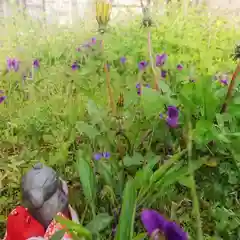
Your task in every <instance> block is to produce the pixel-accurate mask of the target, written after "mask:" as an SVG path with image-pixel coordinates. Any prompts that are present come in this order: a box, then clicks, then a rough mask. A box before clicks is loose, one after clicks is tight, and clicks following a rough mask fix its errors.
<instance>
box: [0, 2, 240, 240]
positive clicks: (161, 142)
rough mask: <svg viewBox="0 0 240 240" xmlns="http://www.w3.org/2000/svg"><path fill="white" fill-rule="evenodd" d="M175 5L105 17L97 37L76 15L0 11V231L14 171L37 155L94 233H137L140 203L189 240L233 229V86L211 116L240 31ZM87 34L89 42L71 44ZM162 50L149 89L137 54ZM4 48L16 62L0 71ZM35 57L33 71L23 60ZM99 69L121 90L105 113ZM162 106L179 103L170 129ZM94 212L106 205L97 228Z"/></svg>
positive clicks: (230, 233) (12, 194)
mask: <svg viewBox="0 0 240 240" xmlns="http://www.w3.org/2000/svg"><path fill="white" fill-rule="evenodd" d="M176 9H177V7H176V6H175V5H172V6H171V7H169V10H168V14H166V15H162V16H156V17H154V21H155V26H153V27H152V28H151V29H150V30H149V29H144V28H140V22H139V19H138V18H137V19H134V18H133V19H132V20H131V21H130V20H129V24H128V25H125V24H124V25H121V24H117V25H116V24H115V25H114V24H112V25H111V24H110V27H109V30H108V31H107V32H106V33H105V34H104V35H103V36H99V35H98V33H97V32H95V29H91V28H89V29H87V27H86V26H85V27H84V24H79V23H77V24H76V25H73V26H71V27H69V26H68V27H64V26H61V27H60V28H57V27H56V26H55V25H45V24H42V23H39V22H34V21H32V20H31V19H29V18H27V17H26V16H21V15H16V17H13V18H8V19H3V20H1V29H0V30H1V35H0V41H1V51H0V69H1V75H2V76H1V80H0V90H2V91H4V93H3V94H4V95H6V97H7V98H6V99H5V101H4V102H3V103H1V104H0V116H1V121H0V131H1V134H0V159H1V161H0V172H1V175H0V186H1V188H0V189H1V190H0V191H1V194H0V206H1V207H0V215H1V218H0V219H1V221H2V224H1V235H3V233H4V227H5V225H4V223H5V218H6V216H7V215H8V213H9V212H10V210H11V209H12V208H13V207H14V206H15V205H16V204H19V203H20V190H19V182H20V177H21V175H22V174H23V173H24V172H25V171H27V169H28V168H29V167H31V165H32V164H33V163H35V162H37V161H42V162H44V163H46V164H48V165H49V166H52V167H54V168H55V169H56V170H57V171H58V172H59V174H60V175H61V176H62V177H63V178H64V179H66V180H67V182H68V185H69V188H70V201H71V203H72V205H73V206H74V208H76V210H77V211H78V213H79V215H80V218H81V223H82V224H83V225H84V226H86V228H88V229H89V230H90V231H91V232H92V233H93V235H94V236H95V237H97V239H112V238H114V236H116V239H123V238H124V239H125V238H129V239H133V238H135V239H137V237H138V234H140V237H141V236H144V234H142V232H144V230H143V227H142V225H141V223H140V221H139V211H140V210H141V209H142V208H147V207H149V208H154V209H157V210H158V211H160V212H162V213H164V214H165V215H166V216H168V217H171V218H172V219H173V220H175V221H177V222H180V223H181V224H182V225H183V226H184V228H185V230H186V231H188V233H189V236H190V238H191V239H199V240H200V239H202V235H204V239H238V237H239V230H238V226H239V221H240V220H239V213H240V212H239V204H238V198H239V197H238V190H239V182H238V179H239V178H238V177H239V174H238V171H239V169H238V168H239V160H238V159H239V158H238V156H239V155H240V152H239V148H238V143H239V130H240V126H239V117H240V112H239V103H240V101H239V84H238V83H237V86H236V87H235V90H234V96H233V98H232V101H231V102H230V103H229V108H228V111H227V112H226V113H224V114H220V108H221V106H222V104H223V102H224V99H225V96H226V92H227V86H221V84H220V83H221V81H220V80H218V79H217V80H213V77H214V75H216V74H220V75H221V74H227V75H228V76H229V78H230V75H231V73H233V71H234V69H235V67H236V66H235V63H234V61H233V60H232V59H231V57H230V55H231V53H232V51H233V49H234V46H235V44H236V43H237V41H238V39H239V37H240V33H239V31H236V29H235V27H234V26H232V25H231V24H230V23H229V22H228V21H227V20H226V19H224V18H223V17H217V16H215V17H214V16H209V15H208V14H207V13H206V10H204V9H200V10H201V11H200V10H199V9H197V10H196V9H194V8H188V14H187V15H186V14H185V12H183V11H182V9H181V10H180V11H177V10H176ZM85 25H87V23H85ZM149 31H150V32H151V39H150V40H151V41H150V44H151V46H150V45H149ZM92 37H95V38H96V40H97V41H96V44H94V45H92V46H91V47H90V48H88V49H86V48H85V47H83V46H80V45H81V44H83V43H86V42H89V41H90V42H91V40H89V39H91V38H92ZM101 40H103V42H104V49H103V48H102V45H101V44H100V43H101V42H100V41H101ZM149 46H150V47H151V52H149V49H150V48H149ZM78 47H80V48H81V50H80V51H77V50H76V49H77V48H78ZM150 53H151V54H150ZM160 53H166V54H167V55H168V59H167V61H166V63H165V64H164V66H162V68H161V69H159V68H155V63H154V62H153V68H154V71H155V76H156V75H157V76H160V75H161V72H162V71H167V76H166V78H165V77H163V78H160V77H159V78H158V79H157V83H158V85H159V89H160V90H161V91H156V90H154V88H155V85H154V84H155V83H156V78H154V72H153V71H152V68H151V67H148V68H146V71H144V72H141V71H139V70H138V63H139V62H140V61H142V60H146V61H150V60H153V61H155V55H156V54H160ZM149 56H150V57H149ZM7 57H14V58H17V59H19V60H20V69H19V71H18V72H8V73H6V71H5V70H6V58H7ZM121 57H126V63H124V64H123V63H121V62H120V58H121ZM149 58H151V59H149ZM34 59H38V60H39V61H40V68H39V69H33V68H32V61H33V60H34ZM76 60H78V61H79V64H80V69H79V70H76V71H74V70H72V68H71V65H72V64H73V63H74V62H75V61H76ZM107 63H108V64H109V65H106V66H109V72H108V68H107V69H106V68H105V71H104V64H107ZM178 64H182V65H183V70H182V71H179V70H178V69H177V68H176V66H177V65H178ZM30 72H31V73H32V75H33V76H32V77H29V78H27V79H25V80H23V75H28V74H29V73H30ZM106 72H107V74H108V75H107V76H108V77H109V79H110V88H111V91H112V92H113V101H114V103H115V104H116V103H117V101H118V97H119V94H120V93H123V96H124V106H123V107H122V108H121V107H120V108H119V107H117V106H116V112H114V113H113V112H112V108H110V107H109V91H108V90H107V85H106ZM139 80H140V81H141V84H142V95H141V97H140V96H139V95H137V93H136V83H138V82H139ZM189 80H194V81H189ZM237 82H238V81H237ZM146 84H149V85H150V87H151V88H146V87H145V85H146ZM169 105H174V106H177V107H178V108H179V111H180V117H179V125H178V128H176V129H171V128H169V126H168V125H166V123H165V120H164V118H163V119H161V118H159V114H163V115H164V114H165V112H166V106H169ZM189 126H191V128H189ZM189 133H190V135H191V136H190V135H189ZM209 142H214V144H213V145H212V146H210V145H209ZM99 152H110V155H111V156H110V159H106V158H102V159H101V160H99V161H96V160H94V158H93V155H94V154H96V153H99ZM187 152H188V154H187ZM232 159H235V161H232ZM189 166H190V167H189ZM193 176H194V177H193ZM79 177H80V178H79ZM79 180H80V181H79ZM192 205H193V206H192ZM192 211H193V212H192ZM99 214H105V215H100V218H102V221H103V223H104V224H103V225H102V226H96V222H98V223H99V222H101V221H96V219H99ZM111 216H113V217H114V218H111ZM124 220H126V222H125V221H124ZM92 221H93V222H92ZM89 222H90V223H89ZM201 222H202V223H203V224H202V225H201ZM93 223H94V224H93ZM115 229H116V234H115ZM79 231H80V230H79ZM81 231H82V232H83V230H81ZM81 231H80V232H81ZM86 235H87V236H89V235H88V232H86ZM214 237H215V238H214ZM126 240H127V239H126Z"/></svg>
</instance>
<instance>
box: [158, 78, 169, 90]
mask: <svg viewBox="0 0 240 240" xmlns="http://www.w3.org/2000/svg"><path fill="white" fill-rule="evenodd" d="M158 86H159V88H160V89H161V91H162V92H163V93H170V92H171V89H170V87H169V86H168V85H167V83H166V82H165V81H164V80H160V81H158Z"/></svg>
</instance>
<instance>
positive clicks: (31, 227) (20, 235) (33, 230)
mask: <svg viewBox="0 0 240 240" xmlns="http://www.w3.org/2000/svg"><path fill="white" fill-rule="evenodd" d="M44 233H45V231H44V227H43V226H42V225H41V224H40V223H39V222H38V221H37V220H36V219H34V218H33V217H32V216H31V215H30V214H29V212H28V210H27V209H26V208H24V207H22V206H18V207H16V208H15V209H14V210H13V211H12V212H11V213H10V214H9V216H8V219H7V231H6V235H5V237H4V240H26V239H28V238H30V237H36V236H39V237H40V236H44Z"/></svg>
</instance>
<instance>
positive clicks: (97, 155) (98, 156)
mask: <svg viewBox="0 0 240 240" xmlns="http://www.w3.org/2000/svg"><path fill="white" fill-rule="evenodd" d="M102 157H103V155H102V153H95V154H94V156H93V158H94V159H95V160H96V161H99V160H101V158H102Z"/></svg>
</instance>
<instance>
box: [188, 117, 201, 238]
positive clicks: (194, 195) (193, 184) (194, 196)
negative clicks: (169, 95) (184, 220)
mask: <svg viewBox="0 0 240 240" xmlns="http://www.w3.org/2000/svg"><path fill="white" fill-rule="evenodd" d="M192 147H193V146H192V124H191V121H189V123H188V144H187V149H188V167H189V170H190V173H191V174H190V181H191V195H192V201H193V211H194V214H195V217H196V224H197V240H203V231H202V221H201V215H200V208H199V201H198V196H197V189H196V182H195V179H194V170H193V166H192Z"/></svg>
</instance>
